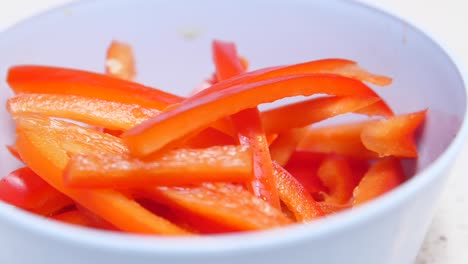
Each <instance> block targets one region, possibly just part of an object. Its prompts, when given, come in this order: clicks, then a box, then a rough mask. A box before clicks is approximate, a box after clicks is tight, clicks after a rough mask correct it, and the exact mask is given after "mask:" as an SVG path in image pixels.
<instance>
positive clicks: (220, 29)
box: [0, 0, 466, 176]
mask: <svg viewBox="0 0 468 264" xmlns="http://www.w3.org/2000/svg"><path fill="white" fill-rule="evenodd" d="M213 38H218V39H222V40H232V41H235V42H236V43H238V49H239V52H240V53H241V54H242V55H243V56H245V57H247V58H248V59H249V61H250V62H251V67H252V69H255V68H259V67H266V66H272V65H281V64H289V63H296V62H303V61H307V60H314V59H321V58H329V57H339V58H347V59H351V60H355V61H358V62H359V63H360V64H361V65H362V66H364V67H365V68H367V69H369V70H371V71H372V72H376V73H380V74H385V75H388V76H391V77H393V78H394V83H393V85H392V86H390V87H385V88H376V91H377V92H378V93H379V94H381V95H382V96H383V97H384V98H385V99H386V100H387V101H388V102H389V104H390V105H391V106H392V107H393V108H394V109H395V111H396V112H397V113H405V112H411V111H415V110H421V109H429V112H428V118H427V121H426V124H425V128H424V133H423V136H422V137H421V139H420V142H419V143H420V158H419V160H418V161H417V164H416V168H417V170H418V171H419V170H421V169H424V168H426V167H427V166H428V165H429V164H430V163H431V162H432V161H434V160H435V159H436V158H437V157H439V155H440V154H441V153H442V152H443V151H444V150H445V149H446V148H447V147H448V145H449V144H450V143H451V141H452V140H453V138H454V136H455V135H456V134H457V132H458V130H459V128H460V126H461V123H462V120H463V118H464V114H465V107H466V105H465V104H466V102H465V98H466V96H465V91H464V85H463V80H462V78H461V76H460V73H459V72H458V70H457V67H456V66H455V65H454V64H453V62H452V61H451V60H450V59H449V57H448V56H447V55H446V54H445V53H444V52H443V50H442V49H441V48H440V47H439V46H438V45H437V44H435V43H434V42H433V41H431V40H430V39H429V38H428V37H427V36H426V35H424V34H422V33H420V32H419V31H417V30H415V29H414V28H413V27H412V26H410V25H408V24H407V23H405V22H402V21H400V20H397V19H395V18H392V17H390V16H388V15H385V14H383V13H381V12H380V11H376V10H374V9H372V8H368V7H365V6H361V5H359V4H356V3H352V2H348V1H338V0H333V1H305V0H303V1H301V0H291V1H275V0H269V1H263V0H255V1H245V2H243V1H230V2H228V1H217V0H203V1H193V2H192V1H183V0H173V1H145V0H137V1H130V0H128V1H113V0H101V1H85V2H83V3H80V4H75V5H71V6H68V7H66V8H62V9H58V10H55V11H53V12H49V13H48V14H46V15H43V16H39V17H36V18H33V19H31V20H30V21H29V22H26V23H22V24H20V25H18V26H15V27H13V28H12V29H10V30H8V31H7V32H5V33H3V34H1V35H0V62H1V64H0V76H1V80H0V104H3V105H4V104H5V102H6V100H7V98H8V97H9V96H11V95H12V93H11V91H10V90H9V88H8V86H7V84H6V83H5V81H4V79H5V74H6V71H7V69H8V67H10V66H12V65H15V64H48V65H59V66H66V67H74V68H81V69H87V70H94V71H103V68H104V55H105V50H106V48H107V45H108V44H109V43H110V41H111V40H112V39H117V40H122V41H126V42H128V43H130V44H132V45H133V46H134V51H135V52H136V56H137V63H138V64H137V67H138V69H137V70H138V81H140V82H142V83H145V84H148V85H151V86H155V87H158V88H161V89H164V90H168V91H170V92H174V93H177V94H180V95H184V94H187V93H188V92H189V91H191V90H192V89H193V88H194V87H195V86H196V85H197V84H198V83H199V82H200V81H201V80H202V79H203V78H204V77H206V76H209V74H210V73H211V72H212V71H213V66H212V63H211V55H210V43H211V40H212V39H213ZM0 128H1V133H0V146H2V147H1V148H0V160H1V166H0V176H1V175H5V174H6V173H7V172H9V171H11V170H12V169H14V168H16V167H18V166H20V164H19V163H18V162H17V161H16V160H14V159H13V158H12V157H10V155H9V154H8V152H7V150H6V149H5V148H4V147H3V146H4V145H6V144H12V143H13V142H14V126H13V123H12V121H11V119H10V118H9V116H8V114H7V112H6V109H5V107H1V108H0Z"/></svg>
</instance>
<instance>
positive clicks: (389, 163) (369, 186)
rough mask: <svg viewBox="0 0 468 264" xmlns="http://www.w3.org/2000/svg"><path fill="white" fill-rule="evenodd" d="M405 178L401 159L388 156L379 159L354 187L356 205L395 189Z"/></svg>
mask: <svg viewBox="0 0 468 264" xmlns="http://www.w3.org/2000/svg"><path fill="white" fill-rule="evenodd" d="M404 179H405V174H404V172H403V167H402V166H401V163H400V160H399V159H398V158H395V157H386V158H382V159H379V160H377V162H376V163H375V164H374V165H372V167H371V168H370V169H369V171H368V172H367V173H366V174H365V175H364V177H363V178H362V179H361V181H360V182H359V185H358V186H357V187H356V188H355V189H354V192H353V197H354V205H359V204H363V203H365V202H368V201H370V200H372V199H375V198H377V197H379V196H380V195H382V194H384V193H386V192H388V191H390V190H392V189H394V188H395V187H397V186H398V185H400V184H401V183H402V182H403V181H404Z"/></svg>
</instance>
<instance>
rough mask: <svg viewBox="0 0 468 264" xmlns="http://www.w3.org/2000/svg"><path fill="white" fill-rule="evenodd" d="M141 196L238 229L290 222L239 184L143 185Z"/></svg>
mask: <svg viewBox="0 0 468 264" xmlns="http://www.w3.org/2000/svg"><path fill="white" fill-rule="evenodd" d="M141 195H143V196H145V197H147V198H148V199H151V200H153V201H155V202H158V203H162V204H166V205H167V206H169V207H172V208H179V209H183V210H185V211H188V212H192V213H194V214H196V215H199V216H201V217H203V218H206V219H211V220H214V221H216V222H219V223H223V224H224V225H225V226H227V227H230V228H232V229H234V230H239V231H245V230H263V229H268V228H274V227H280V226H283V225H288V224H290V223H292V221H291V220H290V219H289V218H287V217H286V216H285V215H284V214H283V213H282V212H281V211H280V210H277V209H276V208H274V207H272V206H271V205H270V204H269V203H267V202H265V201H263V200H261V199H259V198H257V197H255V196H254V195H253V194H251V193H250V192H249V191H247V190H246V189H244V187H243V186H241V185H236V184H231V183H204V184H201V185H199V186H193V187H154V188H146V189H144V190H142V191H141Z"/></svg>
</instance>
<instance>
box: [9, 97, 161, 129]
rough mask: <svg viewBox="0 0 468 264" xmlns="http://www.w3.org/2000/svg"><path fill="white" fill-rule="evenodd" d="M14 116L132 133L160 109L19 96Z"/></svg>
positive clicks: (12, 111) (14, 103) (12, 110)
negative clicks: (69, 121) (31, 115)
mask: <svg viewBox="0 0 468 264" xmlns="http://www.w3.org/2000/svg"><path fill="white" fill-rule="evenodd" d="M7 108H8V111H9V112H10V114H12V115H16V114H21V113H31V112H32V113H39V114H45V115H48V116H54V117H61V118H68V119H72V120H76V121H81V122H84V123H87V124H90V125H94V126H98V127H103V128H107V129H112V130H128V129H130V128H132V127H134V126H135V125H138V124H140V123H141V122H143V121H146V120H148V119H149V118H151V117H154V116H156V115H158V114H159V113H160V111H159V110H156V109H151V108H145V107H141V106H139V105H136V104H124V103H118V102H111V101H106V100H101V99H96V98H88V97H83V96H76V95H55V94H19V95H16V96H15V97H12V98H10V99H8V102H7Z"/></svg>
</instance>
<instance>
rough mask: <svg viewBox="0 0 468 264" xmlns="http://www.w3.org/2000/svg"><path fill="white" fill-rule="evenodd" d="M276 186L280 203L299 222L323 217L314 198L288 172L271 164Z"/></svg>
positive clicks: (275, 164) (277, 165)
mask: <svg viewBox="0 0 468 264" xmlns="http://www.w3.org/2000/svg"><path fill="white" fill-rule="evenodd" d="M273 168H274V176H275V181H276V186H277V188H278V193H279V196H280V198H281V201H283V203H285V204H286V206H287V208H288V209H289V210H290V211H291V212H292V213H293V214H294V216H295V218H296V220H297V221H299V222H307V221H311V220H313V219H316V218H318V217H321V216H323V215H324V214H323V212H322V210H321V208H320V206H319V205H318V204H317V202H315V200H314V198H312V196H311V195H310V193H309V192H307V190H306V189H305V188H304V186H302V185H301V183H299V181H297V180H296V179H295V178H294V177H293V176H292V175H291V174H290V173H289V172H288V171H286V170H285V169H283V167H281V166H280V165H279V164H277V163H275V162H273Z"/></svg>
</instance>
